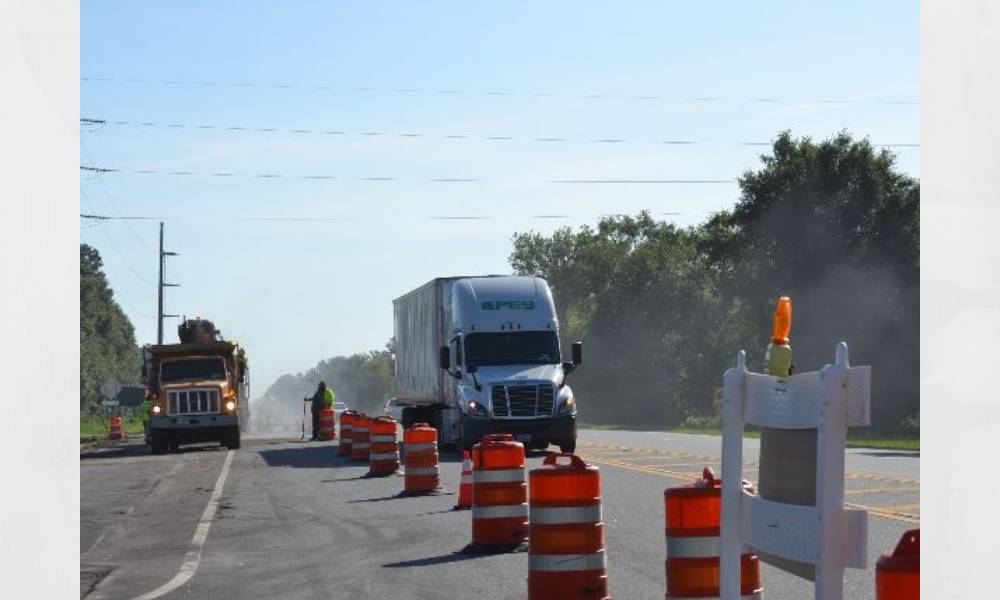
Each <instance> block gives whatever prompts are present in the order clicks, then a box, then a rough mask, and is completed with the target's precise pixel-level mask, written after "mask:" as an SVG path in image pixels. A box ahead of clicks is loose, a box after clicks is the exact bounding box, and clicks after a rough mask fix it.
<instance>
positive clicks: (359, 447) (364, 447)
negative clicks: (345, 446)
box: [351, 442, 371, 450]
mask: <svg viewBox="0 0 1000 600" xmlns="http://www.w3.org/2000/svg"><path fill="white" fill-rule="evenodd" d="M369 446H371V444H369V443H368V442H354V443H353V444H351V448H355V449H357V450H367V449H368V447H369Z"/></svg>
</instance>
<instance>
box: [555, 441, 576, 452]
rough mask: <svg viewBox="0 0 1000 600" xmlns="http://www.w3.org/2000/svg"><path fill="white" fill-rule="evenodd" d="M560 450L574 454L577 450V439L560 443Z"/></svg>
mask: <svg viewBox="0 0 1000 600" xmlns="http://www.w3.org/2000/svg"><path fill="white" fill-rule="evenodd" d="M559 451H560V452H562V453H564V454H573V453H574V452H576V440H570V441H569V442H567V443H565V444H559Z"/></svg>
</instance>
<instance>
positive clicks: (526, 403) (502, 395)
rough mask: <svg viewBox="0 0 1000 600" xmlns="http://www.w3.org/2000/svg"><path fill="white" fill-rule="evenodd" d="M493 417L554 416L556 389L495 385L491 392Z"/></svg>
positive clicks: (545, 385)
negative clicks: (553, 407) (553, 406)
mask: <svg viewBox="0 0 1000 600" xmlns="http://www.w3.org/2000/svg"><path fill="white" fill-rule="evenodd" d="M490 399H491V400H492V401H493V415H494V416H497V417H548V416H551V415H552V405H553V403H554V401H555V388H554V386H553V385H552V384H551V383H542V384H538V385H522V384H518V385H504V384H499V385H494V386H493V387H492V389H491V391H490Z"/></svg>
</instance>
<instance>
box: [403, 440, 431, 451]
mask: <svg viewBox="0 0 1000 600" xmlns="http://www.w3.org/2000/svg"><path fill="white" fill-rule="evenodd" d="M405 446H406V451H407V452H426V451H427V450H435V449H437V444H435V443H434V442H424V443H420V444H405Z"/></svg>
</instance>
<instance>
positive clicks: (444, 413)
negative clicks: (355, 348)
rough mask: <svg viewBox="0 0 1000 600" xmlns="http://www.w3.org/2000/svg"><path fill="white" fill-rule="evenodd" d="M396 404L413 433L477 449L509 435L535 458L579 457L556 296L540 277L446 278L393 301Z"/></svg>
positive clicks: (577, 357) (392, 406)
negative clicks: (555, 453) (428, 428)
mask: <svg viewBox="0 0 1000 600" xmlns="http://www.w3.org/2000/svg"><path fill="white" fill-rule="evenodd" d="M393 311H394V316H395V318H394V335H395V344H396V396H395V397H394V398H393V399H392V400H390V402H389V404H388V407H387V408H388V410H389V412H391V413H392V414H394V416H396V417H397V418H398V419H399V420H400V421H402V423H403V425H404V426H405V427H408V426H409V425H411V424H413V423H418V422H427V423H430V424H431V425H433V426H435V427H436V428H437V429H438V431H439V432H440V435H439V439H440V440H441V442H442V444H453V445H455V446H456V447H458V448H459V449H460V450H461V449H463V448H466V449H467V448H469V447H471V446H472V445H473V444H475V443H476V442H477V441H479V439H481V438H482V436H484V435H486V434H488V433H510V434H512V435H514V436H516V437H517V438H518V439H519V440H520V441H522V442H523V443H524V444H525V445H526V446H527V447H529V448H545V447H547V446H548V445H549V444H550V443H551V444H556V445H558V446H559V447H560V448H561V449H562V450H564V451H567V452H572V451H573V450H574V449H575V447H576V405H575V401H574V399H573V391H572V389H571V388H570V387H569V386H568V385H566V381H565V380H566V375H568V374H569V373H570V372H571V371H572V370H573V369H575V368H576V367H577V366H578V365H579V364H580V363H581V361H582V346H581V345H580V343H579V342H577V343H574V344H573V348H572V355H573V360H572V362H566V363H564V362H561V356H562V355H561V352H560V347H559V323H558V320H557V319H556V311H555V304H554V303H553V300H552V293H551V291H550V290H549V286H548V284H547V283H546V282H545V280H544V279H541V278H539V277H517V276H501V275H494V276H480V277H441V278H437V279H434V280H432V281H429V282H427V283H426V284H424V285H422V286H420V287H419V288H417V289H415V290H413V291H411V292H409V293H407V294H405V295H403V296H401V297H399V298H397V299H396V300H394V301H393Z"/></svg>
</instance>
